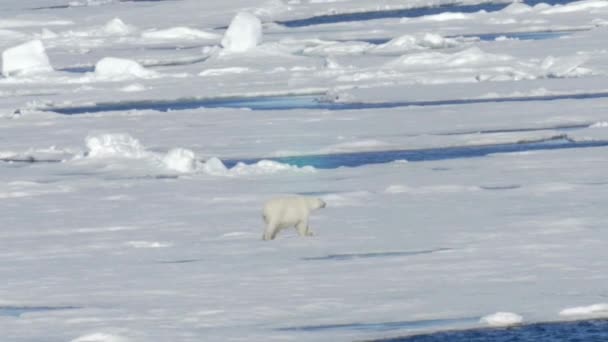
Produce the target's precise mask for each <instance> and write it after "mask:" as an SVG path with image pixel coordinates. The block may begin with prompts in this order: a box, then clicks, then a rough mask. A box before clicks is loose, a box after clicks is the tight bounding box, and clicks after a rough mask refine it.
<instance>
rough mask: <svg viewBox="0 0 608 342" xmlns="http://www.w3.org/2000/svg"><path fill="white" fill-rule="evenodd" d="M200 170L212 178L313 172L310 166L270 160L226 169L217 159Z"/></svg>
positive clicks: (210, 160)
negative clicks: (286, 172) (298, 165)
mask: <svg viewBox="0 0 608 342" xmlns="http://www.w3.org/2000/svg"><path fill="white" fill-rule="evenodd" d="M202 170H203V171H204V172H205V173H207V174H209V175H213V176H249V175H266V174H274V173H278V172H284V171H297V172H314V171H315V169H314V168H313V167H310V166H305V167H297V166H293V165H289V164H284V163H279V162H276V161H272V160H260V161H259V162H257V163H254V164H245V163H238V164H236V165H235V166H234V167H233V168H231V169H228V168H227V167H226V166H225V165H224V163H223V162H222V161H221V160H220V159H218V158H215V157H214V158H210V159H208V160H207V162H205V164H203V167H202Z"/></svg>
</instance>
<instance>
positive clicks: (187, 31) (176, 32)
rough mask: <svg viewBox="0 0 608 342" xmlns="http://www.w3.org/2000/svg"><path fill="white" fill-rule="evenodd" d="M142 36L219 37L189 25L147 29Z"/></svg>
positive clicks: (147, 37)
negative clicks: (164, 28)
mask: <svg viewBox="0 0 608 342" xmlns="http://www.w3.org/2000/svg"><path fill="white" fill-rule="evenodd" d="M141 36H142V38H146V39H159V40H163V39H164V40H172V39H209V40H212V39H219V38H220V36H219V35H217V34H215V33H209V32H205V31H201V30H196V29H192V28H189V27H184V26H179V27H172V28H169V29H166V30H158V31H147V32H143V33H142V34H141Z"/></svg>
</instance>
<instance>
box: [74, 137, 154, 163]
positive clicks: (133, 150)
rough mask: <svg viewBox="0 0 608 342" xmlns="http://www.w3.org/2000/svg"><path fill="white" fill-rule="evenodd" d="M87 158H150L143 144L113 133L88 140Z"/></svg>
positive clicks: (88, 138)
mask: <svg viewBox="0 0 608 342" xmlns="http://www.w3.org/2000/svg"><path fill="white" fill-rule="evenodd" d="M86 145H87V148H88V152H87V156H88V157H93V158H116V157H118V158H143V157H146V156H148V152H146V151H145V149H144V147H143V146H142V144H141V143H140V142H139V141H138V140H137V139H135V138H133V137H131V136H130V135H128V134H121V133H111V134H100V135H92V136H88V137H87V138H86Z"/></svg>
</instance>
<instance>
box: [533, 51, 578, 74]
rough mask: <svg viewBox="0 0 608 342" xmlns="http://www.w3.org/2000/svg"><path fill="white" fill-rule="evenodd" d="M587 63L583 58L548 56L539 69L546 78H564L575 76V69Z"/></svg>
mask: <svg viewBox="0 0 608 342" xmlns="http://www.w3.org/2000/svg"><path fill="white" fill-rule="evenodd" d="M586 61H587V58H586V57H585V56H570V57H559V58H557V57H553V56H549V57H547V58H545V59H544V60H543V62H542V63H541V66H540V67H541V69H543V70H544V71H545V72H546V74H547V76H551V77H564V76H569V75H571V76H576V74H577V69H579V67H580V66H581V65H583V64H584V63H585V62H586Z"/></svg>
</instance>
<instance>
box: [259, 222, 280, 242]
mask: <svg viewBox="0 0 608 342" xmlns="http://www.w3.org/2000/svg"><path fill="white" fill-rule="evenodd" d="M277 231H278V229H277V227H276V225H274V224H271V223H267V224H266V229H265V230H264V236H262V240H274V238H275V236H277Z"/></svg>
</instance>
